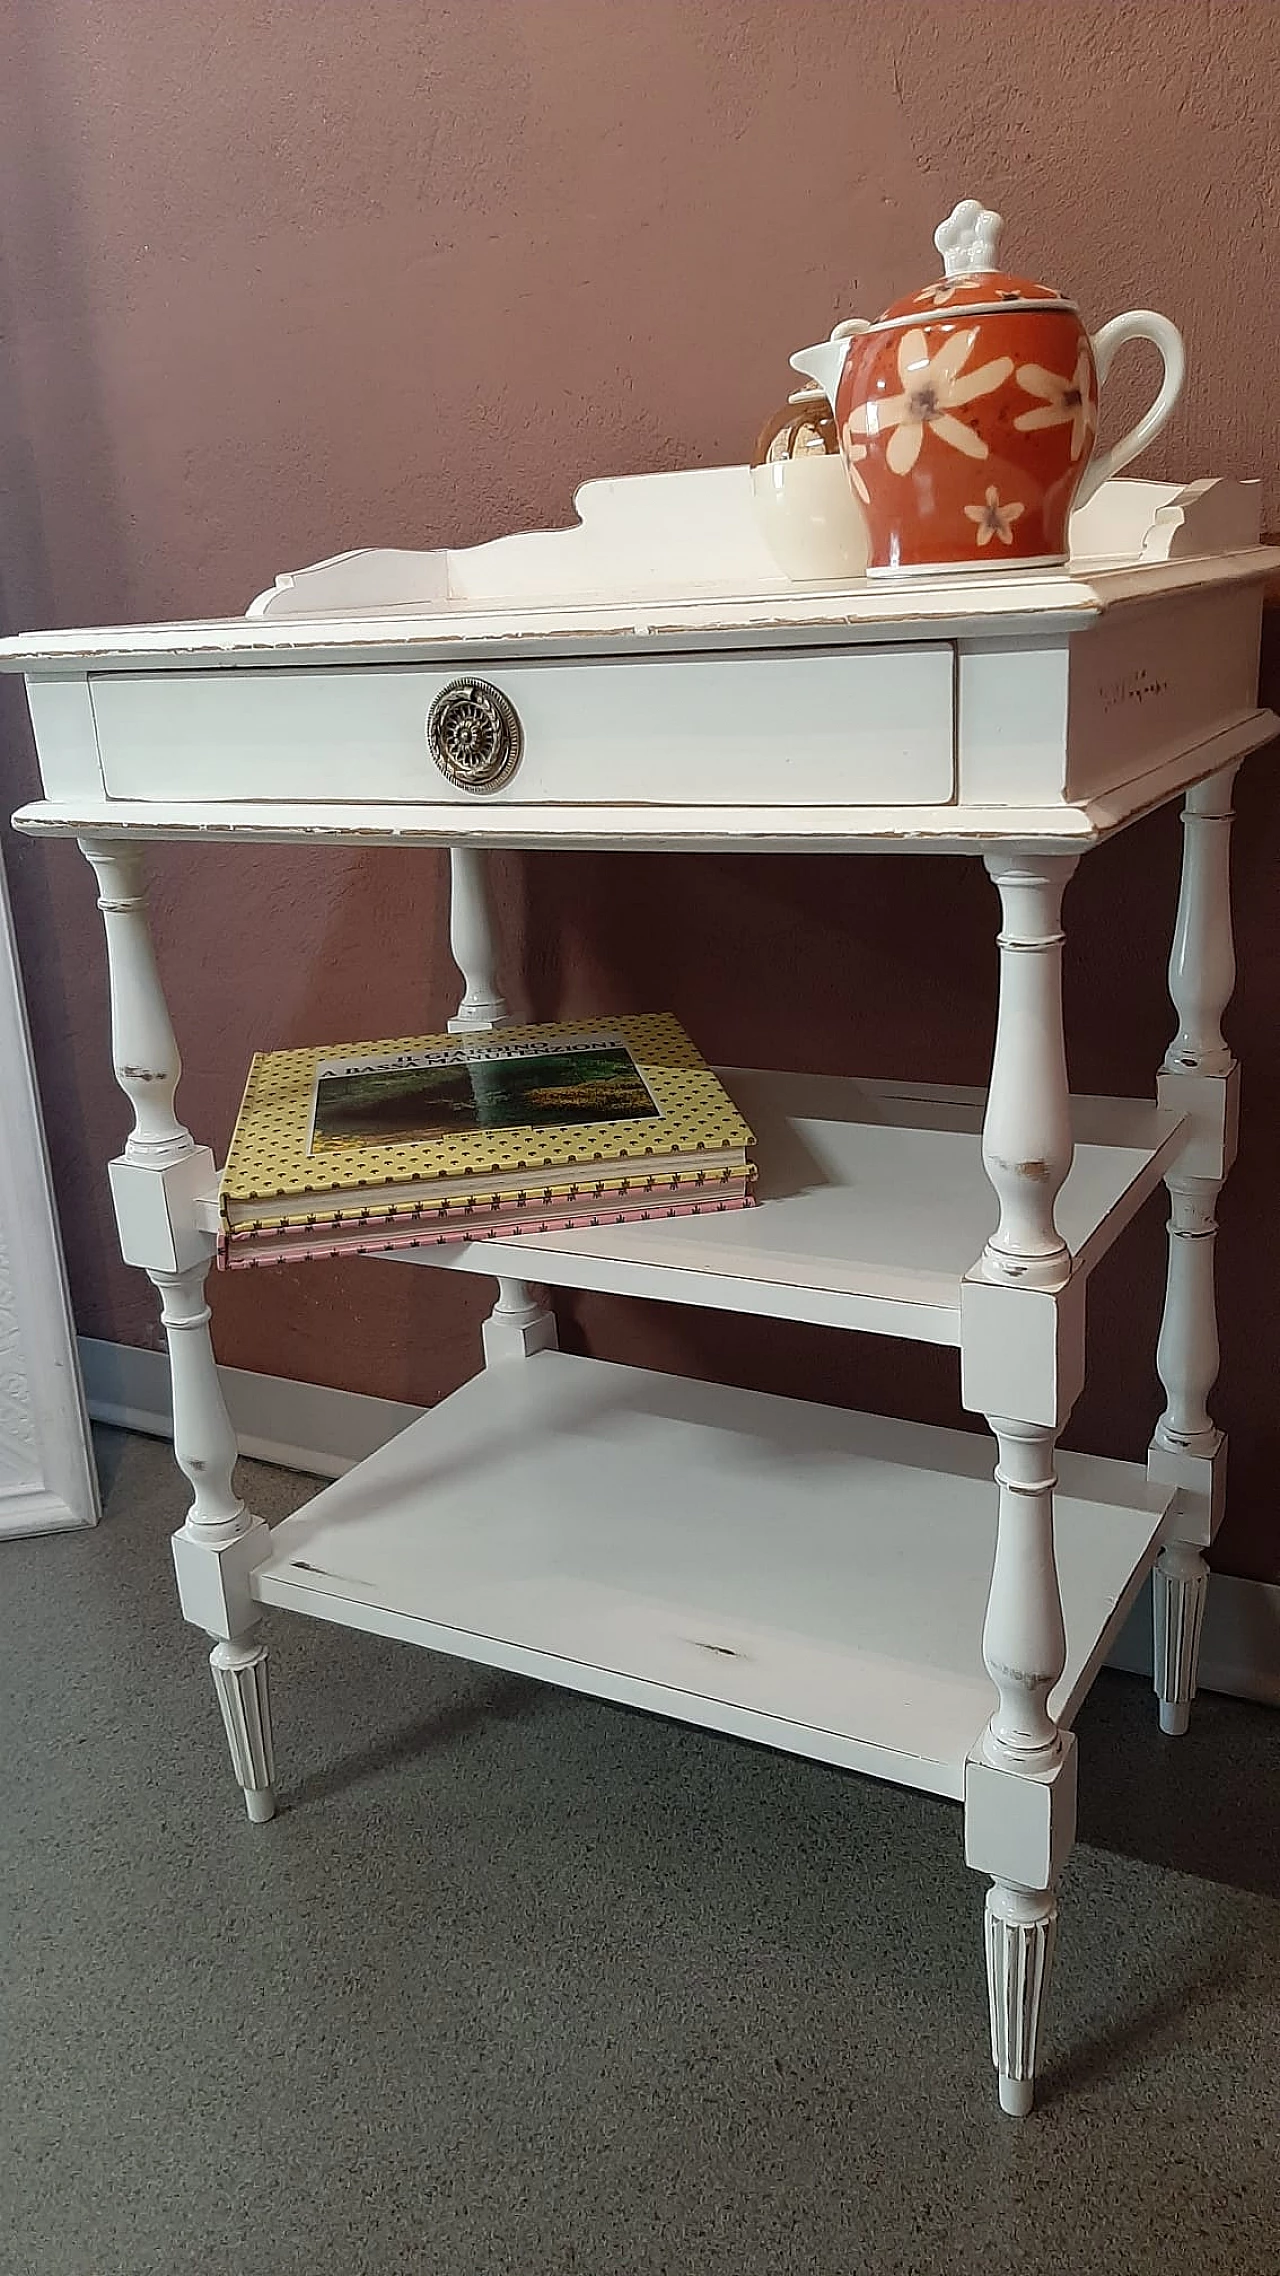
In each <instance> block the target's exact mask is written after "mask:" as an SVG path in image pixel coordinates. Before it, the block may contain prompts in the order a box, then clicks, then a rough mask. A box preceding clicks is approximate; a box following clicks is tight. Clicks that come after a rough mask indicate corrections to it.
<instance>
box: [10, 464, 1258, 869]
mask: <svg viewBox="0 0 1280 2276" xmlns="http://www.w3.org/2000/svg"><path fill="white" fill-rule="evenodd" d="M577 507H578V515H579V519H578V522H577V524H576V526H575V527H573V528H569V529H564V530H556V531H542V532H538V531H534V532H526V533H523V534H520V535H516V536H512V537H508V538H500V539H498V540H496V541H494V542H493V543H491V544H487V545H481V546H474V547H468V548H463V549H461V550H457V551H448V550H445V551H436V552H429V553H418V552H411V551H376V550H375V551H364V552H354V553H348V554H341V555H338V556H336V557H335V558H334V559H332V560H330V561H325V562H320V563H316V564H314V565H313V566H312V567H310V568H307V569H303V570H299V571H296V572H292V573H289V574H287V575H284V576H281V577H278V578H277V579H276V581H275V583H274V585H272V586H271V587H270V588H269V589H268V590H267V591H266V592H264V593H262V594H260V595H259V596H258V598H257V599H256V600H255V601H254V602H253V603H252V604H251V606H250V609H249V611H248V613H247V615H246V616H244V617H240V618H233V619H226V620H222V619H219V620H211V621H208V622H201V623H193V624H160V625H134V626H124V627H107V628H104V629H99V630H94V629H88V630H83V629H82V630H74V631H52V632H32V633H26V634H23V635H21V636H20V637H18V638H17V639H13V640H9V641H6V642H3V643H0V669H3V670H10V671H21V672H23V673H24V674H25V675H26V679H27V685H28V693H29V699H30V703H31V709H32V716H33V722H34V724H35V729H36V739H37V744H38V747H39V753H40V763H41V772H42V775H43V780H44V788H45V797H44V799H43V800H41V801H40V802H39V803H37V804H35V805H32V806H29V807H26V808H24V809H23V810H22V811H21V812H20V814H19V815H18V816H17V817H16V821H17V823H18V826H19V827H21V828H23V829H24V830H28V831H33V832H37V833H41V834H46V835H77V836H93V837H114V838H118V839H128V838H139V839H145V838H148V837H152V838H175V839H176V838H187V839H194V840H202V841H206V842H208V841H214V840H217V839H218V838H221V837H228V836H229V837H238V838H248V839H257V840H264V841H269V842H277V843H312V844H313V843H316V842H332V843H343V842H346V843H361V844H387V845H396V844H434V845H440V844H464V845H468V844H469V845H476V846H485V845H492V846H514V847H520V846H549V847H550V846H557V847H586V846H602V847H603V846H617V847H632V848H642V847H646V848H662V847H688V848H691V849H702V850H720V849H729V848H734V847H741V848H745V849H753V850H759V851H780V850H784V849H788V848H795V849H803V848H816V847H823V848H825V849H827V850H833V851H834V850H848V851H855V850H859V849H866V850H874V849H877V848H880V849H883V848H903V849H910V850H929V851H937V852H975V851H981V850H983V849H984V848H987V847H990V846H992V845H996V844H1004V845H1008V844H1009V843H1010V842H1014V843H1016V844H1018V845H1020V846H1026V847H1038V848H1044V849H1049V850H1054V851H1059V852H1065V853H1074V852H1081V851H1084V850H1085V849H1087V848H1088V847H1089V846H1092V845H1094V844H1097V843H1098V842H1100V840H1102V839H1103V838H1105V837H1108V836H1110V835H1111V834H1113V833H1114V832H1115V831H1116V830H1118V829H1121V828H1123V827H1124V826H1125V825H1126V824H1127V823H1129V822H1130V821H1132V820H1134V819H1135V818H1136V817H1137V816H1138V815H1140V814H1142V813H1145V812H1147V811H1149V810H1150V809H1151V808H1152V807H1154V806H1157V805H1159V804H1161V803H1163V802H1164V801H1165V800H1166V799H1168V798H1171V797H1174V796H1176V795H1177V794H1178V793H1179V792H1180V791H1181V790H1183V789H1184V788H1185V787H1186V786H1187V785H1188V784H1189V783H1192V782H1194V781H1197V780H1199V779H1202V778H1203V777H1204V776H1206V775H1209V774H1211V773H1215V772H1217V771H1219V770H1220V769H1221V768H1224V767H1226V766H1229V765H1231V764H1232V763H1234V762H1235V761H1236V760H1238V759H1239V758H1241V757H1242V756H1243V755H1244V754H1245V753H1246V752H1248V751H1250V750H1253V749H1255V748H1257V747H1258V746H1259V745H1260V744H1262V743H1265V742H1267V741H1268V740H1269V739H1270V738H1271V736H1272V735H1273V734H1274V732H1275V730H1276V722H1275V720H1274V719H1273V718H1272V716H1271V714H1270V713H1269V712H1266V711H1263V710H1260V709H1259V707H1258V702H1257V651H1258V622H1259V611H1260V593H1261V587H1262V585H1263V583H1264V582H1265V581H1266V579H1267V578H1268V577H1270V576H1271V575H1272V574H1273V573H1274V571H1275V569H1276V567H1277V565H1278V564H1280V550H1277V549H1274V548H1269V547H1265V546H1263V545H1261V544H1260V543H1259V542H1258V526H1259V506H1258V488H1257V485H1256V484H1247V483H1238V482H1231V481H1218V480H1205V481H1201V482H1193V483H1188V484H1181V485H1179V484H1176V483H1149V482H1128V481H1114V482H1110V483H1106V484H1104V485H1103V486H1102V488H1101V489H1100V490H1099V492H1098V493H1097V495H1096V497H1095V498H1094V499H1093V500H1091V501H1090V503H1089V505H1088V506H1087V507H1085V508H1084V509H1083V511H1082V512H1081V513H1080V514H1078V515H1077V516H1076V517H1075V518H1074V520H1073V524H1072V543H1073V556H1072V559H1071V560H1070V561H1069V562H1067V563H1066V564H1064V565H1063V566H1061V567H1058V568H1049V569H1028V570H1003V571H1002V570H999V569H992V568H990V567H989V566H987V565H986V563H985V562H984V563H983V564H982V565H981V566H980V567H978V568H975V569H973V570H970V571H955V572H948V573H946V574H931V575H928V576H906V577H903V578H900V579H890V580H884V581H876V580H874V579H869V578H866V577H862V578H855V579H851V580H846V581H845V582H843V583H834V584H831V583H829V584H818V583H813V584H809V583H794V582H791V581H790V580H788V579H787V578H785V577H784V576H783V575H782V574H781V571H780V570H779V568H778V567H777V565H776V563H775V561H774V559H773V556H772V554H771V551H770V549H769V546H768V545H767V544H766V542H765V538H764V535H763V531H762V526H761V523H760V520H759V517H758V515H757V511H756V505H755V492H754V490H753V486H752V482H751V474H750V470H749V469H748V468H746V467H720V468H712V469H707V470H701V471H695V472H692V473H679V474H665V475H649V476H636V477H627V478H623V479H620V480H617V481H611V482H596V483H590V484H587V485H586V486H585V487H584V488H583V489H582V490H581V491H580V492H579V494H578V498H577ZM596 667H601V668H596ZM488 672H493V673H495V675H496V687H497V700H498V701H499V703H501V702H506V703H507V705H508V707H509V710H512V711H514V712H515V714H516V715H517V716H518V724H519V729H520V735H521V750H519V751H518V752H517V756H516V761H515V763H514V764H513V765H512V767H511V768H510V769H509V770H508V774H507V775H506V776H504V777H503V779H502V780H501V782H500V783H498V784H497V785H496V786H494V788H493V790H492V792H491V794H488V795H477V789H478V788H479V787H480V786H477V785H474V784H472V783H471V782H469V781H461V782H459V781H456V780H454V779H452V778H451V777H450V774H449V769H448V767H447V766H445V765H443V764H442V763H441V761H440V756H439V753H438V751H436V750H435V749H434V747H431V729H430V719H429V714H431V712H432V707H433V705H434V704H435V702H436V700H437V698H439V699H441V700H443V699H444V697H445V695H446V693H447V694H448V695H449V696H450V697H452V698H454V699H455V700H456V696H457V689H456V686H455V685H454V684H453V681H454V675H457V674H459V673H461V674H463V675H464V677H465V676H468V675H471V674H479V675H484V674H486V673H488ZM447 683H448V685H447ZM517 770H518V771H517Z"/></svg>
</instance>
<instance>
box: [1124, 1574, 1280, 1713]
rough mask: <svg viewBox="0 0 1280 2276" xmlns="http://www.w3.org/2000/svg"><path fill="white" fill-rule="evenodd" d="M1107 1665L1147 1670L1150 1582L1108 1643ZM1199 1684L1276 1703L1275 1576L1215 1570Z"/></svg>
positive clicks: (1278, 1599) (1279, 1637) (1279, 1658)
mask: <svg viewBox="0 0 1280 2276" xmlns="http://www.w3.org/2000/svg"><path fill="white" fill-rule="evenodd" d="M1107 1665H1108V1667H1118V1668H1126V1669H1128V1670H1129V1672H1130V1673H1131V1674H1134V1675H1146V1676H1149V1675H1150V1673H1151V1584H1150V1582H1148V1584H1147V1586H1146V1587H1145V1588H1144V1589H1143V1591H1142V1594H1141V1596H1140V1597H1139V1598H1138V1601H1137V1603H1136V1604H1135V1605H1134V1608H1133V1610H1132V1612H1131V1613H1130V1614H1129V1617H1128V1619H1127V1620H1126V1622H1125V1624H1124V1626H1123V1628H1122V1629H1121V1631H1120V1633H1119V1635H1118V1636H1117V1638H1116V1640H1115V1643H1114V1644H1113V1645H1112V1647H1111V1656H1110V1658H1109V1659H1108V1661H1107ZM1200 1689H1201V1690H1202V1691H1224V1692H1226V1693H1227V1694H1228V1695H1229V1697H1231V1698H1232V1699H1260V1700H1261V1701H1262V1702H1263V1703H1264V1704H1265V1705H1266V1706H1268V1707H1280V1586H1277V1585H1276V1583H1275V1582H1273V1581H1248V1580H1241V1579H1240V1577H1239V1575H1238V1574H1236V1573H1215V1574H1214V1576H1213V1579H1212V1580H1211V1581H1210V1583H1209V1594H1208V1596H1207V1598H1206V1600H1205V1612H1204V1633H1203V1635H1202V1637H1201V1640H1200Z"/></svg>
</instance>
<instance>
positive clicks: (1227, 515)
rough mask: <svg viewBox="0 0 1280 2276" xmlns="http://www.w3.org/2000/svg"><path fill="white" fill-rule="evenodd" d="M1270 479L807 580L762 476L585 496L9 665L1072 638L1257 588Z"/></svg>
mask: <svg viewBox="0 0 1280 2276" xmlns="http://www.w3.org/2000/svg"><path fill="white" fill-rule="evenodd" d="M1257 490H1258V485H1257V484H1256V483H1254V484H1250V483H1236V482H1227V481H1212V480H1206V481H1203V482H1197V483H1190V484H1182V485H1179V484H1177V483H1158V482H1126V481H1113V482H1108V483H1105V484H1104V485H1103V486H1102V488H1101V490H1099V492H1098V493H1097V496H1096V497H1095V498H1094V499H1093V500H1092V501H1091V502H1090V504H1089V505H1088V506H1087V507H1085V508H1084V509H1083V510H1082V512H1081V513H1080V514H1078V515H1076V516H1075V517H1074V520H1073V523H1072V542H1073V556H1072V559H1071V561H1070V562H1068V563H1066V564H1065V565H1063V566H1062V567H1061V568H1049V569H1020V570H1000V569H999V568H994V569H993V568H990V567H988V566H987V565H986V564H985V563H984V564H983V565H982V566H981V567H980V568H976V569H974V570H955V571H947V572H937V573H931V574H929V575H927V576H918V575H912V576H904V577H901V578H889V579H885V580H879V581H878V580H876V579H873V578H867V577H861V578H855V579H852V580H847V581H844V582H834V583H831V582H828V583H818V582H815V583H812V584H809V583H804V584H798V583H795V582H793V581H792V580H790V579H788V578H786V577H784V576H783V575H782V574H781V572H780V571H779V569H778V567H777V565H776V563H775V562H774V560H773V558H772V555H771V554H770V552H769V549H768V547H767V546H766V544H765V542H764V539H763V537H762V534H761V530H760V527H759V524H758V522H757V519H756V516H755V513H754V508H753V505H752V492H751V487H750V470H749V469H748V468H746V467H713V468H707V469H700V470H695V471H694V472H692V473H680V474H659V475H639V476H627V477H623V478H620V479H618V480H616V481H602V482H592V483H587V484H585V485H584V486H583V488H582V489H581V490H580V491H579V492H578V494H577V500H576V504H577V508H578V513H579V517H580V518H579V521H578V524H577V526H576V527H574V528H570V529H564V530H552V531H530V532H524V533H520V534H518V535H515V536H512V537H507V538H499V539H497V540H496V541H494V542H493V543H491V544H488V545H481V546H472V547H466V548H463V549H461V550H457V551H449V550H445V551H437V552H433V553H415V552H409V551H396V550H387V551H365V552H355V553H345V554H339V555H336V556H335V557H334V558H333V559H332V560H329V561H324V562H319V563H316V564H314V565H313V566H312V567H310V568H307V569H303V570H299V571H295V572H291V573H288V574H286V575H283V576H281V577H279V578H277V580H276V583H275V585H274V586H273V587H271V588H270V589H269V590H268V591H267V592H265V593H263V594H260V595H259V596H258V598H257V600H255V601H254V602H253V604H252V606H251V607H250V609H249V611H248V613H247V615H245V616H243V617H229V618H212V619H208V620H205V621H197V622H193V623H175V624H142V625H125V626H118V625H117V626H106V627H98V628H92V627H91V628H88V629H78V630H71V631H46V632H27V633H23V634H20V635H19V636H18V637H17V638H15V639H11V640H5V641H0V671H21V672H25V673H27V674H28V675H37V676H39V675H44V674H64V673H66V672H68V671H69V670H71V671H74V670H76V669H80V670H83V671H86V672H92V673H95V674H96V673H101V672H107V671H113V670H126V671H133V672H139V671H146V670H170V671H171V670H173V669H175V668H181V667H184V666H186V667H189V668H191V669H204V670H208V669H209V668H210V667H211V666H214V667H216V666H219V665H223V666H227V667H231V668H235V667H237V666H242V667H246V668H252V669H261V668H262V667H264V666H273V665H274V666H294V667H297V666H299V665H302V666H312V665H314V666H324V665H328V664H333V663H343V662H355V663H366V664H367V663H378V662H401V663H407V662H418V661H435V660H439V661H443V662H450V661H451V662H455V663H456V662H461V661H465V660H466V659H467V658H468V657H470V658H471V659H472V661H475V660H476V659H477V656H478V655H483V657H484V659H485V660H486V661H487V662H493V661H496V660H498V659H499V658H504V657H505V658H515V657H526V656H530V655H543V656H545V655H601V654H630V655H636V654H642V653H643V654H656V653H661V652H663V651H664V650H674V651H679V650H681V649H684V648H694V649H696V650H699V651H702V652H706V651H708V650H714V651H716V652H722V651H731V650H732V649H734V648H735V647H737V648H743V647H748V648H752V649H761V648H776V647H786V648H792V649H794V648H798V647H807V646H811V645H814V646H820V645H827V644H833V643H834V644H838V645H840V646H856V645H859V644H862V643H875V642H883V641H886V640H891V641H893V642H894V643H895V644H899V643H903V642H910V641H938V640H974V641H977V640H982V639H987V640H990V639H992V638H1001V639H1031V638H1035V637H1041V638H1043V637H1044V636H1045V634H1046V633H1048V634H1052V635H1053V636H1065V635H1068V634H1070V633H1072V632H1075V631H1081V630H1084V629H1086V628H1088V627H1090V626H1091V625H1094V624H1096V623H1098V622H1099V620H1101V619H1103V618H1104V617H1106V616H1107V615H1108V614H1109V613H1110V612H1113V611H1116V610H1119V609H1124V608H1129V607H1133V606H1135V605H1142V604H1150V603H1151V602H1153V601H1158V600H1160V599H1161V598H1162V597H1163V596H1167V595H1170V594H1173V593H1177V592H1180V591H1185V590H1187V589H1189V588H1193V587H1194V588H1196V589H1201V588H1209V587H1215V586H1217V587H1230V586H1233V585H1240V584H1258V583H1260V582H1262V581H1263V580H1265V579H1266V578H1267V577H1269V576H1271V575H1274V574H1275V573H1276V571H1277V569H1280V548H1273V547H1265V546H1262V545H1260V544H1259V543H1258V535H1257V533H1258V515H1259V507H1258V501H1257Z"/></svg>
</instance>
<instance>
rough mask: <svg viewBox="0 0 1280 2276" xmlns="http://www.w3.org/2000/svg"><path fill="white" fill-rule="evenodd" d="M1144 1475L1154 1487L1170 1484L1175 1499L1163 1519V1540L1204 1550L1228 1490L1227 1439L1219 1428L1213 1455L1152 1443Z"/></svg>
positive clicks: (1214, 1527)
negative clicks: (1183, 1451) (1182, 1543)
mask: <svg viewBox="0 0 1280 2276" xmlns="http://www.w3.org/2000/svg"><path fill="white" fill-rule="evenodd" d="M1147 1476H1148V1477H1149V1478H1150V1480H1151V1483H1152V1485H1153V1486H1173V1487H1175V1488H1176V1489H1177V1500H1176V1501H1175V1502H1174V1503H1173V1506H1172V1508H1171V1509H1170V1511H1169V1515H1168V1517H1167V1519H1166V1520H1165V1528H1164V1538H1165V1540H1166V1541H1186V1542H1189V1543H1190V1544H1191V1545H1192V1547H1194V1548H1196V1549H1207V1548H1208V1546H1209V1543H1210V1542H1211V1541H1212V1539H1213V1537H1214V1535H1215V1533H1216V1532H1217V1530H1218V1527H1219V1526H1220V1525H1221V1523H1222V1512H1223V1508H1224V1506H1225V1502H1226V1491H1227V1441H1226V1438H1225V1436H1224V1435H1223V1433H1222V1432H1221V1431H1219V1433H1218V1443H1217V1445H1216V1446H1215V1447H1214V1449H1213V1452H1212V1454H1182V1453H1178V1454H1175V1453H1174V1452H1173V1450H1172V1448H1171V1447H1168V1446H1160V1445H1158V1444H1156V1443H1154V1442H1153V1443H1152V1445H1151V1446H1150V1447H1148V1449H1147Z"/></svg>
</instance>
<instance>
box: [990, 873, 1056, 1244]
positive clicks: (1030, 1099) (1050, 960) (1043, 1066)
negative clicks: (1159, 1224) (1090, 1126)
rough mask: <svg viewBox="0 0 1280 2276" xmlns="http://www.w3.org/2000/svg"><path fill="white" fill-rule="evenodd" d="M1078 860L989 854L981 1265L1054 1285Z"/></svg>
mask: <svg viewBox="0 0 1280 2276" xmlns="http://www.w3.org/2000/svg"><path fill="white" fill-rule="evenodd" d="M1074 867H1075V863H1074V862H1073V861H1072V860H1070V859H1069V858H1064V857H1062V856H1059V857H1056V858H1050V859H1048V860H1046V859H1043V858H1042V859H1040V860H1038V861H1037V860H1034V859H1032V860H1027V859H1024V858H1022V857H1020V856H1019V855H1017V854H1005V853H998V854H997V853H991V854H988V855H987V868H988V869H989V870H990V872H991V875H992V876H993V878H994V879H995V881H996V885H997V887H998V888H999V892H1000V905H1001V911H1002V924H1001V929H1000V932H999V935H998V940H999V948H1000V1006H999V1012H998V1015H997V1019H996V1043H995V1052H994V1055H993V1058H992V1062H991V1088H990V1091H989V1093H988V1096H987V1112H986V1119H985V1121H984V1123H983V1126H982V1159H983V1164H984V1166H985V1168H986V1172H987V1176H988V1177H989V1178H990V1180H991V1183H992V1186H993V1187H994V1189H995V1194H996V1199H997V1201H998V1202H999V1205H1000V1217H999V1222H998V1224H997V1226H996V1229H995V1231H994V1232H993V1233H992V1235H991V1238H990V1239H989V1241H988V1242H987V1245H986V1250H985V1252H984V1256H983V1270H984V1272H985V1273H986V1275H987V1277H988V1279H990V1280H1000V1281H1010V1282H1016V1283H1019V1284H1021V1285H1022V1286H1023V1287H1032V1288H1054V1287H1057V1286H1059V1285H1060V1284H1061V1283H1062V1282H1063V1281H1064V1280H1065V1279H1066V1277H1067V1275H1068V1273H1069V1272H1070V1269H1071V1255H1070V1251H1069V1249H1068V1247H1067V1244H1066V1241H1065V1240H1064V1238H1063V1236H1062V1234H1061V1232H1060V1231H1059V1229H1058V1226H1057V1223H1056V1221H1055V1218H1054V1205H1055V1203H1056V1201H1057V1197H1058V1194H1059V1192H1060V1190H1061V1188H1062V1185H1063V1183H1064V1181H1065V1179H1066V1176H1067V1172H1068V1171H1069V1170H1070V1168H1071V1156H1072V1136H1071V1099H1070V1094H1069V1092H1068V1088H1067V1062H1066V1051H1065V1047H1064V1044H1063V1035H1062V941H1063V935H1062V930H1061V925H1060V921H1059V920H1060V915H1061V909H1062V896H1063V893H1064V891H1065V889H1066V885H1067V882H1068V879H1069V878H1070V876H1071V874H1072V871H1073V869H1074Z"/></svg>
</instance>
